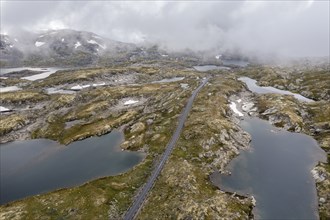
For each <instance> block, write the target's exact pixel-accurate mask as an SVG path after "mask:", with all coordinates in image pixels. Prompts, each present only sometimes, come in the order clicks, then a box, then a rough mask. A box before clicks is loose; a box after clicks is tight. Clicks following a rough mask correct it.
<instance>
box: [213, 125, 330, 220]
mask: <svg viewBox="0 0 330 220" xmlns="http://www.w3.org/2000/svg"><path fill="white" fill-rule="evenodd" d="M241 126H242V128H243V129H244V130H245V131H247V132H248V133H249V134H250V135H251V137H252V142H251V150H248V151H242V152H241V154H240V155H239V156H238V157H236V158H235V159H233V160H232V161H231V162H230V163H229V165H228V170H229V171H230V172H231V175H223V174H219V173H214V174H212V175H211V180H212V182H213V183H214V184H215V185H216V186H218V187H219V188H220V189H222V190H225V191H229V192H238V193H239V194H243V195H247V194H250V195H253V196H254V197H255V199H256V201H257V204H256V207H255V210H254V214H255V217H256V219H318V214H317V194H316V188H315V181H314V179H313V177H312V174H311V172H310V171H311V170H312V168H313V167H314V166H315V165H316V164H317V162H318V161H323V162H325V161H326V154H325V152H324V151H323V150H322V149H321V148H320V147H319V146H318V145H317V142H316V141H315V140H314V139H313V138H311V137H309V136H307V135H304V134H298V133H291V132H288V131H285V130H282V129H278V128H276V127H274V126H272V125H271V124H269V122H267V121H264V120H261V119H258V118H245V119H244V120H243V121H241Z"/></svg>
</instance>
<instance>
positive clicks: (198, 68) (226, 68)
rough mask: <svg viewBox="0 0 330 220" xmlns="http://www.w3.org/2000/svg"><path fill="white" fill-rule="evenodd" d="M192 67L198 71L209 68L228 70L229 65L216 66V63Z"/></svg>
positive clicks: (208, 69)
mask: <svg viewBox="0 0 330 220" xmlns="http://www.w3.org/2000/svg"><path fill="white" fill-rule="evenodd" d="M194 69H195V70H197V71H200V72H207V71H210V70H230V67H226V66H216V65H201V66H194Z"/></svg>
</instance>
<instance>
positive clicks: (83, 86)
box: [70, 85, 91, 90]
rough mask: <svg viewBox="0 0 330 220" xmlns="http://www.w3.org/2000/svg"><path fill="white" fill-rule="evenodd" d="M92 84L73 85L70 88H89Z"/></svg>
mask: <svg viewBox="0 0 330 220" xmlns="http://www.w3.org/2000/svg"><path fill="white" fill-rule="evenodd" d="M90 86H91V85H82V86H81V85H77V86H72V87H71V88H70V89H71V90H82V89H85V88H88V87H90Z"/></svg>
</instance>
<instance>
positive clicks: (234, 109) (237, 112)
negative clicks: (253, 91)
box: [229, 102, 244, 116]
mask: <svg viewBox="0 0 330 220" xmlns="http://www.w3.org/2000/svg"><path fill="white" fill-rule="evenodd" d="M229 107H230V108H231V110H233V112H234V113H236V114H238V116H244V115H243V113H242V112H240V111H238V109H237V107H236V103H235V102H231V103H230V105H229Z"/></svg>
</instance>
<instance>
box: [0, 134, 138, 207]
mask: <svg viewBox="0 0 330 220" xmlns="http://www.w3.org/2000/svg"><path fill="white" fill-rule="evenodd" d="M122 140H123V134H122V133H121V132H119V131H113V132H111V133H110V134H106V135H103V136H101V137H91V138H88V139H85V140H82V141H76V142H73V143H71V144H69V145H68V146H63V145H60V144H58V143H57V142H55V141H51V140H46V139H36V140H27V141H15V142H11V143H7V144H1V147H0V165H1V167H0V171H1V174H0V177H1V179H0V183H1V186H0V190H1V191H0V192H1V196H0V204H4V203H7V202H10V201H14V200H17V199H21V198H24V197H27V196H32V195H36V194H40V193H46V192H49V191H53V190H56V189H60V188H65V187H73V186H77V185H81V184H83V183H85V182H87V181H90V180H94V179H97V178H100V177H104V176H112V175H117V174H120V173H123V172H125V171H127V170H129V169H130V168H132V167H134V166H135V165H137V164H138V163H140V162H141V161H142V160H143V158H144V154H142V153H137V152H127V151H122V150H121V149H120V148H119V144H120V142H121V141H122Z"/></svg>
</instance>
